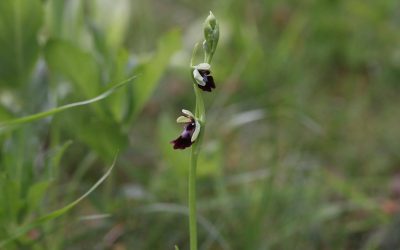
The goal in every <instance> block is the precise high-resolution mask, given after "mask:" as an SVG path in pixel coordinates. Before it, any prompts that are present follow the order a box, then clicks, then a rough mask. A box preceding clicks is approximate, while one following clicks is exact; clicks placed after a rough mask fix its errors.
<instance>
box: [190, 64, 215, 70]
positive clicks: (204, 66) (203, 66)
mask: <svg viewBox="0 0 400 250" xmlns="http://www.w3.org/2000/svg"><path fill="white" fill-rule="evenodd" d="M194 68H196V69H201V70H210V69H211V65H210V64H208V63H200V64H198V65H196V66H194Z"/></svg>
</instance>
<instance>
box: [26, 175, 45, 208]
mask: <svg viewBox="0 0 400 250" xmlns="http://www.w3.org/2000/svg"><path fill="white" fill-rule="evenodd" d="M50 183H51V181H41V182H38V183H35V184H33V185H32V186H31V187H30V188H29V191H28V196H27V199H26V204H27V206H29V209H28V210H29V211H33V209H35V208H36V207H37V206H38V204H39V202H40V201H41V200H42V198H43V196H44V193H45V191H46V190H47V188H48V187H49V185H50Z"/></svg>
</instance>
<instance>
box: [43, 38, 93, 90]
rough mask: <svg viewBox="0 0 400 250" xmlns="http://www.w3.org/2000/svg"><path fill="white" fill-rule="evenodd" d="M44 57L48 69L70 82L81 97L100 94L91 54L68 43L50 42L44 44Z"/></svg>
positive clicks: (60, 41)
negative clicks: (80, 93)
mask: <svg viewBox="0 0 400 250" xmlns="http://www.w3.org/2000/svg"><path fill="white" fill-rule="evenodd" d="M44 55H45V58H46V61H47V63H48V65H49V67H50V69H51V70H52V71H55V72H57V73H59V74H61V75H63V76H65V77H66V78H67V79H68V80H70V81H71V82H72V84H74V86H75V89H76V90H78V91H81V92H82V95H83V97H85V98H87V97H90V96H94V95H97V94H98V93H99V92H100V86H101V85H100V69H99V66H98V64H97V63H96V60H95V59H94V57H93V56H92V55H91V54H89V53H86V52H84V51H82V50H81V49H80V48H78V47H76V46H75V45H73V44H71V43H69V42H66V41H62V40H52V41H49V42H48V43H47V44H46V47H45V50H44Z"/></svg>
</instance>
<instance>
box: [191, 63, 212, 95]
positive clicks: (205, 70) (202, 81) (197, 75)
mask: <svg viewBox="0 0 400 250" xmlns="http://www.w3.org/2000/svg"><path fill="white" fill-rule="evenodd" d="M193 78H194V80H196V83H197V86H198V87H199V88H200V89H202V90H204V91H208V92H211V90H212V89H215V82H214V78H213V77H212V75H211V66H210V64H208V63H200V64H199V65H196V66H194V70H193Z"/></svg>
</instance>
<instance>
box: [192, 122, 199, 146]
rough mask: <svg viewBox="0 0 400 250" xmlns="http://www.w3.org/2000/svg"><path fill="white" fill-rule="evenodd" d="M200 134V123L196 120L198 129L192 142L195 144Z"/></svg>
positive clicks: (195, 130) (196, 128)
mask: <svg viewBox="0 0 400 250" xmlns="http://www.w3.org/2000/svg"><path fill="white" fill-rule="evenodd" d="M199 134H200V123H199V122H198V121H197V120H196V127H195V128H194V132H193V135H192V138H191V139H190V140H191V141H192V142H194V141H195V140H196V139H197V137H198V136H199Z"/></svg>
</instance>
